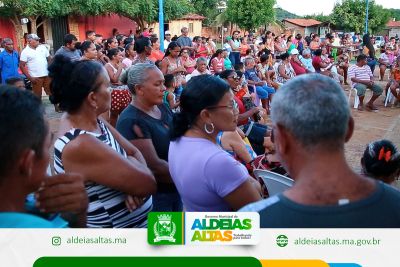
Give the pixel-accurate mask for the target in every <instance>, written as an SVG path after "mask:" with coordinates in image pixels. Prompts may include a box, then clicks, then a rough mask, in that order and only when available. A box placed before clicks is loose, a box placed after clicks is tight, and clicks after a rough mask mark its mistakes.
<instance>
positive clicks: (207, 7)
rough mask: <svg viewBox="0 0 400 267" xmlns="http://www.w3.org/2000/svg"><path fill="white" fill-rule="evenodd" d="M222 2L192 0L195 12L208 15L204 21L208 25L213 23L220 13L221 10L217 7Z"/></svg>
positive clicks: (215, 0)
mask: <svg viewBox="0 0 400 267" xmlns="http://www.w3.org/2000/svg"><path fill="white" fill-rule="evenodd" d="M220 2H221V1H219V0H191V3H192V5H193V8H194V10H195V12H196V13H197V14H199V15H202V16H204V17H206V19H205V20H204V21H203V23H204V24H205V25H207V26H210V25H211V24H213V22H214V21H215V19H216V18H217V16H218V15H219V13H220V12H219V10H218V8H217V7H218V6H219V4H220Z"/></svg>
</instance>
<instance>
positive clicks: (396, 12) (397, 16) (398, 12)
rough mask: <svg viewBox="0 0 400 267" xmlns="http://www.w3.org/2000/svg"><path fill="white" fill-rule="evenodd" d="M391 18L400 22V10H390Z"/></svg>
mask: <svg viewBox="0 0 400 267" xmlns="http://www.w3.org/2000/svg"><path fill="white" fill-rule="evenodd" d="M389 12H390V18H395V19H396V21H398V20H400V9H394V8H390V9H389Z"/></svg>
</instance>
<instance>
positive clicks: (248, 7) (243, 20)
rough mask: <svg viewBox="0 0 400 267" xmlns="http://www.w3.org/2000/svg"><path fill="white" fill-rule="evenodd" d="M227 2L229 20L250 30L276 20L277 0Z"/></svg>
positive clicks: (231, 0) (229, 0)
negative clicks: (275, 8) (275, 7)
mask: <svg viewBox="0 0 400 267" xmlns="http://www.w3.org/2000/svg"><path fill="white" fill-rule="evenodd" d="M227 4H228V7H227V14H228V18H229V20H230V21H231V22H233V23H236V24H237V25H238V26H239V27H240V28H243V29H246V30H248V31H250V30H254V29H256V28H258V27H260V26H261V25H265V24H269V23H271V22H273V21H274V20H275V12H274V5H275V0H247V1H243V0H228V3H227Z"/></svg>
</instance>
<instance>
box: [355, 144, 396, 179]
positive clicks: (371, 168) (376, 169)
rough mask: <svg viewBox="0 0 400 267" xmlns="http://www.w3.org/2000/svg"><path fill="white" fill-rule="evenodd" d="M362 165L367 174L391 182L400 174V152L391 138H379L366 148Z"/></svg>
mask: <svg viewBox="0 0 400 267" xmlns="http://www.w3.org/2000/svg"><path fill="white" fill-rule="evenodd" d="M361 166H362V170H363V172H364V174H365V175H367V176H370V177H372V178H374V179H377V180H381V181H383V182H385V183H387V184H391V183H393V182H394V181H395V180H396V179H397V178H398V177H399V175H400V153H399V152H398V150H397V148H396V147H395V145H394V144H393V143H392V142H390V141H389V140H378V141H375V142H372V143H370V144H369V145H368V146H367V148H366V149H365V151H364V155H363V157H362V158H361Z"/></svg>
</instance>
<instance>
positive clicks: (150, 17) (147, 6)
mask: <svg viewBox="0 0 400 267" xmlns="http://www.w3.org/2000/svg"><path fill="white" fill-rule="evenodd" d="M78 1H83V0H78ZM96 1H97V0H96ZM115 1H116V2H117V3H116V5H115V8H114V11H113V12H115V13H117V14H119V15H122V16H125V17H127V18H130V19H132V20H133V21H135V22H136V23H137V24H138V25H139V27H140V28H141V29H143V28H144V26H145V25H146V23H152V22H156V21H158V10H159V9H158V0H122V1H118V0H115ZM193 10H194V9H193V6H192V4H191V3H190V2H189V1H188V0H164V20H165V21H169V20H172V19H176V18H179V17H182V16H184V15H186V14H188V13H190V12H192V11H193Z"/></svg>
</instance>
